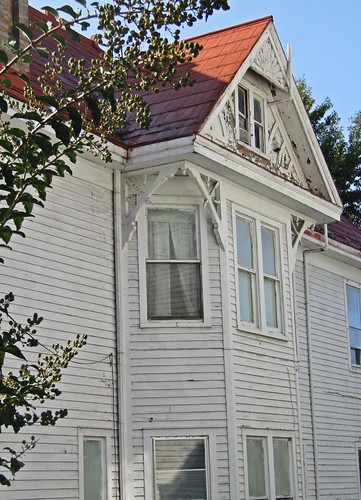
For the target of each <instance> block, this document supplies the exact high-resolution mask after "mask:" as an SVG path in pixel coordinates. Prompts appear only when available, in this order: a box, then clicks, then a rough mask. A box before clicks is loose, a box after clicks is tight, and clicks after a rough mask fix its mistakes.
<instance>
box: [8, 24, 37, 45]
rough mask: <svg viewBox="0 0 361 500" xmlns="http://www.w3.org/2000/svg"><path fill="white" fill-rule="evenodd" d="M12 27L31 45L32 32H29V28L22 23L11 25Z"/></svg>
mask: <svg viewBox="0 0 361 500" xmlns="http://www.w3.org/2000/svg"><path fill="white" fill-rule="evenodd" d="M13 26H14V27H15V28H17V29H18V30H19V31H20V32H21V33H22V34H23V35H24V36H25V38H26V39H27V40H28V41H29V42H30V43H32V41H33V32H32V31H31V29H30V28H29V26H26V24H23V23H13Z"/></svg>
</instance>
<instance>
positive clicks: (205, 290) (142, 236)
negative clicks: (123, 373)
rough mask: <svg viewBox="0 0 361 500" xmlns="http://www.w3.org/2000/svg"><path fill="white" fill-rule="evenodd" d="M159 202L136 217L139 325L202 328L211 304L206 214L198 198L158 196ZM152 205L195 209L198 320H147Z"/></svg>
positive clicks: (208, 321) (144, 326)
mask: <svg viewBox="0 0 361 500" xmlns="http://www.w3.org/2000/svg"><path fill="white" fill-rule="evenodd" d="M158 198H159V202H158V200H157V203H153V204H152V205H148V206H146V207H145V208H144V209H143V212H142V215H141V217H140V218H139V220H138V232H137V234H138V266H139V295H140V297H139V298H140V313H139V315H140V327H141V328H152V327H157V328H158V327H179V326H181V327H192V326H194V325H197V327H198V326H201V327H209V326H210V304H209V286H207V283H209V267H208V258H207V254H208V242H207V217H206V214H205V211H204V208H203V206H202V203H201V202H200V201H195V200H192V201H191V202H190V200H189V199H188V200H185V202H184V203H182V200H180V201H178V199H177V203H172V202H171V201H170V200H169V198H168V197H161V196H159V197H158ZM152 208H160V209H162V208H164V209H174V210H177V209H179V210H182V209H185V210H187V209H188V210H189V209H192V210H195V213H196V231H197V235H196V236H197V244H198V255H199V258H200V272H201V279H200V286H201V303H202V309H203V318H200V319H164V320H162V319H154V320H152V319H149V318H148V303H147V302H148V301H147V270H146V264H147V257H148V248H147V247H148V219H147V213H148V210H151V209H152Z"/></svg>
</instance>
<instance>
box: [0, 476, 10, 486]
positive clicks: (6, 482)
mask: <svg viewBox="0 0 361 500" xmlns="http://www.w3.org/2000/svg"><path fill="white" fill-rule="evenodd" d="M0 484H2V485H3V486H11V483H10V481H9V480H8V479H7V478H6V477H5V476H4V474H0Z"/></svg>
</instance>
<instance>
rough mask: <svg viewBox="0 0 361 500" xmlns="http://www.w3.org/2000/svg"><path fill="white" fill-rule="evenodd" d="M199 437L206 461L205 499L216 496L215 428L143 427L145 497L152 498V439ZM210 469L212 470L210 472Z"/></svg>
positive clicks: (153, 470) (153, 468) (153, 485)
mask: <svg viewBox="0 0 361 500" xmlns="http://www.w3.org/2000/svg"><path fill="white" fill-rule="evenodd" d="M186 438H187V439H199V438H204V439H205V442H206V445H205V462H206V480H207V495H208V498H207V500H212V499H213V498H218V495H217V492H218V480H217V474H215V470H216V469H217V466H216V461H217V458H216V452H217V448H216V430H215V429H212V428H204V429H199V428H197V429H195V428H193V429H192V430H189V431H188V430H185V429H184V428H183V429H178V428H177V429H174V428H173V429H171V428H169V429H167V428H166V429H143V444H144V482H145V485H144V491H145V498H147V499H149V500H154V491H155V482H154V477H155V467H154V465H155V463H154V456H153V440H154V439H186ZM212 469H214V470H213V472H212Z"/></svg>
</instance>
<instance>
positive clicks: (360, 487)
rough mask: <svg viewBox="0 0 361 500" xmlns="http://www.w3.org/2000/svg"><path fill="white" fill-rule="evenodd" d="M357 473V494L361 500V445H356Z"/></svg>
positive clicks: (358, 443)
mask: <svg viewBox="0 0 361 500" xmlns="http://www.w3.org/2000/svg"><path fill="white" fill-rule="evenodd" d="M356 473H357V493H358V498H359V499H361V443H360V442H357V443H356Z"/></svg>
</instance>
